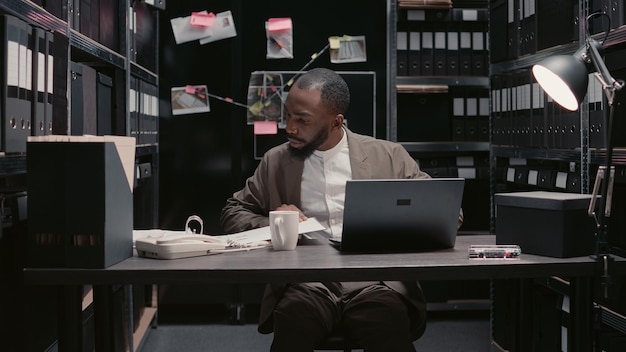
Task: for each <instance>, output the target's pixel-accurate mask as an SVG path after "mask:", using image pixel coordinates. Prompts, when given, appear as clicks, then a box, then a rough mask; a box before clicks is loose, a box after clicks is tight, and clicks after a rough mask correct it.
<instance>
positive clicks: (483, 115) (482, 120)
mask: <svg viewBox="0 0 626 352" xmlns="http://www.w3.org/2000/svg"><path fill="white" fill-rule="evenodd" d="M489 112H490V111H489V91H487V90H485V91H481V93H480V96H479V97H478V140H479V141H481V142H488V141H489V132H490V131H489Z"/></svg>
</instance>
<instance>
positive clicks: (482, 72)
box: [472, 26, 488, 76]
mask: <svg viewBox="0 0 626 352" xmlns="http://www.w3.org/2000/svg"><path fill="white" fill-rule="evenodd" d="M480 27H482V26H478V28H475V29H476V30H475V31H473V32H472V76H487V74H488V69H487V47H486V46H485V36H486V32H485V31H483V30H481V28H480Z"/></svg>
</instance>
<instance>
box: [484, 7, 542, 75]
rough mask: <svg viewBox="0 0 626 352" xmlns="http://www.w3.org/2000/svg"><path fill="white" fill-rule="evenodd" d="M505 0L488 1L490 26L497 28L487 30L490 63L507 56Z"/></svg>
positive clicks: (504, 58) (502, 59)
mask: <svg viewBox="0 0 626 352" xmlns="http://www.w3.org/2000/svg"><path fill="white" fill-rule="evenodd" d="M543 2H545V3H551V2H552V1H543ZM507 16H508V15H507V0H495V1H494V0H492V1H490V2H489V25H490V27H491V28H498V30H491V31H490V32H489V40H490V41H491V42H490V45H489V57H490V59H491V62H492V63H496V62H500V61H504V60H506V59H507V57H508V43H507V41H508V40H507V39H508V38H507V30H508V22H507Z"/></svg>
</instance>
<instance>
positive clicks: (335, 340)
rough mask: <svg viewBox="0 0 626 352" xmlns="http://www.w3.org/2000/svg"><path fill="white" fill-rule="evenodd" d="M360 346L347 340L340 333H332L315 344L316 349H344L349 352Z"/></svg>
mask: <svg viewBox="0 0 626 352" xmlns="http://www.w3.org/2000/svg"><path fill="white" fill-rule="evenodd" d="M358 348H361V347H360V346H357V345H355V344H353V343H352V342H351V341H349V340H347V339H346V338H345V337H344V336H343V335H342V334H340V333H337V332H335V333H332V334H331V335H330V336H328V338H327V339H326V340H324V341H322V342H320V343H319V344H318V345H317V346H315V350H316V351H344V352H351V351H352V350H353V349H358Z"/></svg>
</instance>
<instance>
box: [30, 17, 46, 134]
mask: <svg viewBox="0 0 626 352" xmlns="http://www.w3.org/2000/svg"><path fill="white" fill-rule="evenodd" d="M32 30H33V37H34V38H33V39H34V42H33V44H34V45H35V47H34V50H33V78H32V82H33V104H32V113H31V121H32V123H31V134H32V135H33V136H41V135H44V134H45V113H46V111H45V109H46V99H47V96H46V60H47V44H46V32H45V31H44V30H43V29H41V28H37V27H33V29H32Z"/></svg>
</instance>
